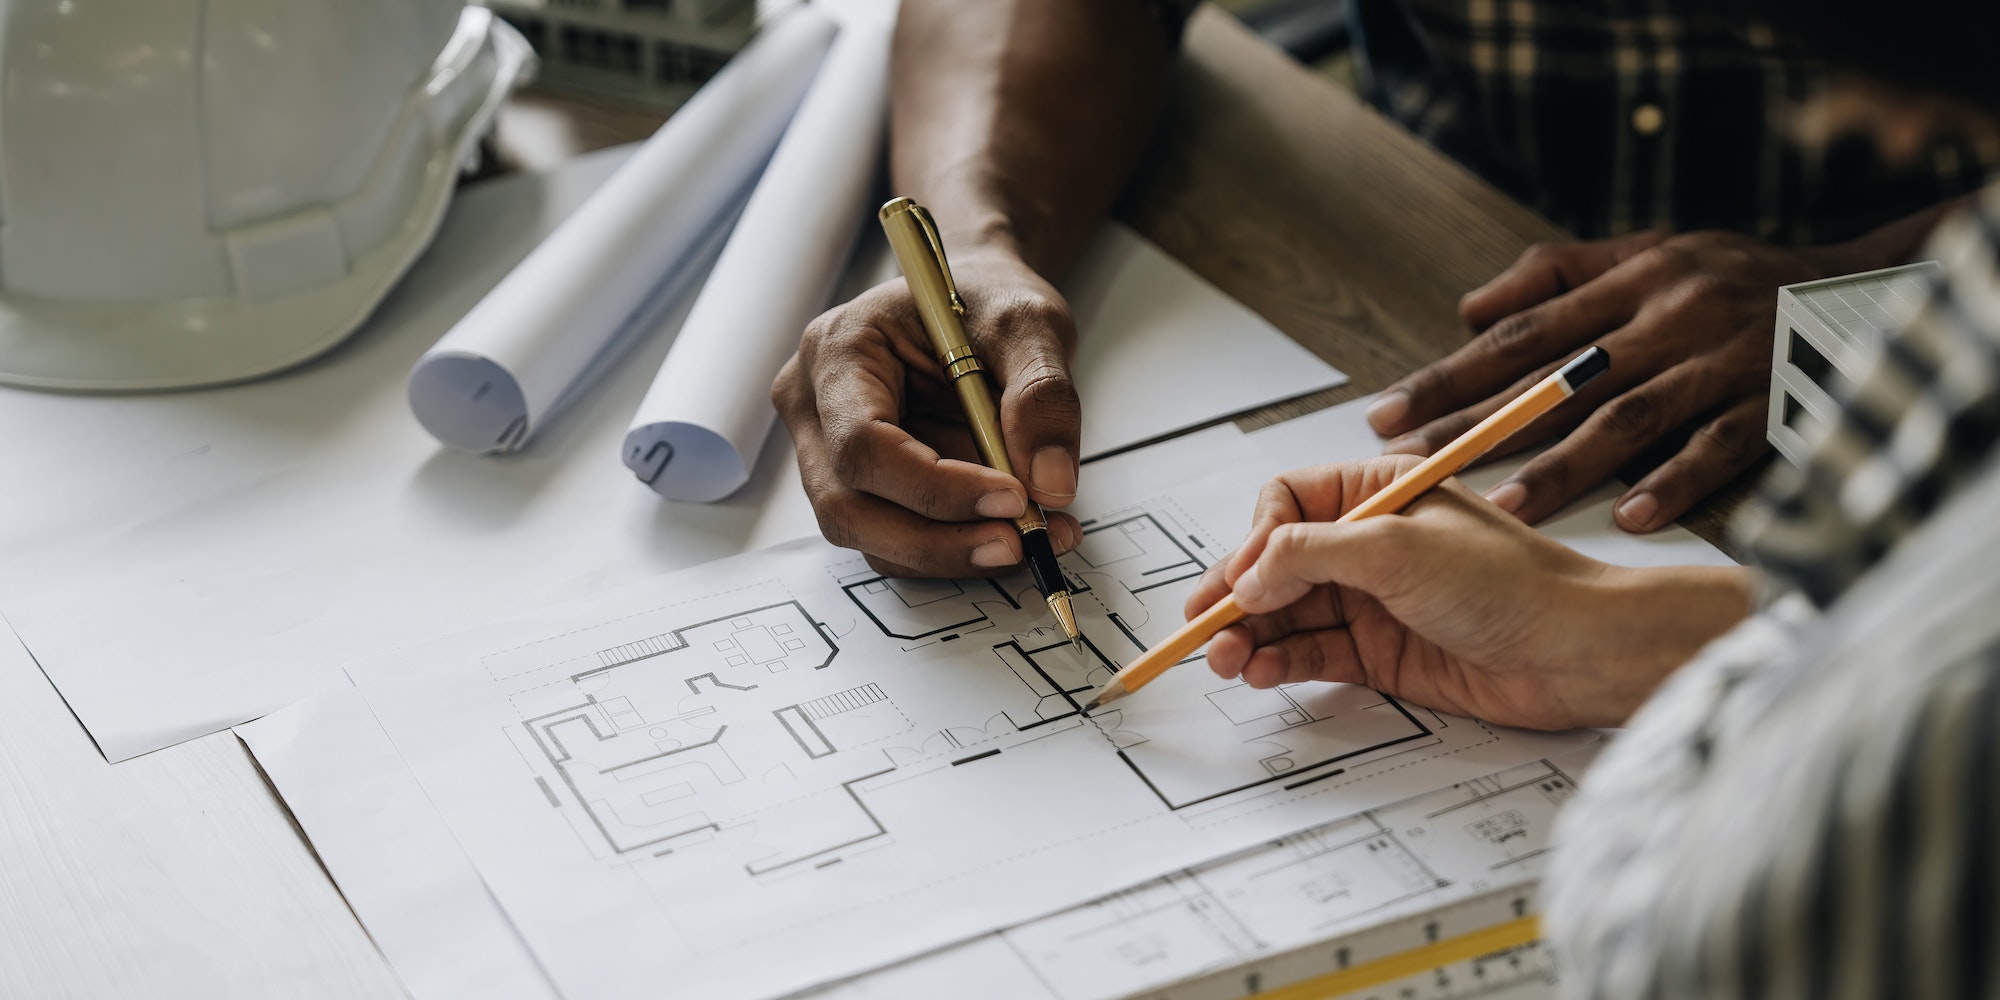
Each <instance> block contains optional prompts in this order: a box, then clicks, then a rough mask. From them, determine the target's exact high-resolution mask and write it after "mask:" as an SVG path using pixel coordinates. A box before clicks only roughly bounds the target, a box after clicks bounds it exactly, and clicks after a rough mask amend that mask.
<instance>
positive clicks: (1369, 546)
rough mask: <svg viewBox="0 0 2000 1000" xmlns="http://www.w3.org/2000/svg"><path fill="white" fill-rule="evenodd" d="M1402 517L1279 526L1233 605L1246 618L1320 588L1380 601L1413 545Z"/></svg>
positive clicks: (1238, 584) (1248, 572)
mask: <svg viewBox="0 0 2000 1000" xmlns="http://www.w3.org/2000/svg"><path fill="white" fill-rule="evenodd" d="M1407 526H1408V521H1407V519H1406V518H1403V517H1401V516H1396V515H1391V516H1386V517H1371V518H1368V519H1366V520H1362V521H1354V522H1347V523H1342V522H1326V521H1316V522H1300V523H1295V524H1285V525H1280V526H1279V527H1278V528H1277V529H1276V530H1274V531H1272V532H1271V537H1270V538H1269V540H1267V541H1266V542H1265V543H1264V551H1263V553H1262V554H1260V555H1259V556H1258V557H1257V562H1256V563H1255V564H1253V565H1252V566H1251V567H1250V568H1249V569H1247V570H1244V571H1243V575H1241V576H1239V577H1237V578H1236V585H1235V587H1234V588H1233V591H1232V592H1233V593H1234V594H1235V595H1236V603H1237V604H1238V605H1240V606H1241V607H1242V608H1243V610H1244V611H1245V612H1248V613H1250V614H1265V613H1268V612H1272V611H1276V610H1278V609H1280V608H1283V607H1285V606H1286V605H1289V604H1291V603H1292V602H1294V601H1296V600H1298V599H1299V598H1301V597H1304V596H1305V595H1306V592H1307V591H1310V590H1311V589H1312V588H1314V587H1317V586H1320V585H1322V584H1335V585H1338V586H1343V587H1355V588H1357V589H1359V590H1361V591H1363V592H1365V593H1369V594H1373V595H1375V596H1377V597H1380V596H1381V591H1382V590H1383V589H1385V588H1386V586H1387V585H1388V584H1389V582H1390V581H1391V578H1392V577H1391V575H1392V573H1393V572H1394V571H1395V569H1396V567H1397V566H1398V565H1400V562H1401V559H1400V557H1399V555H1398V552H1399V550H1400V549H1402V548H1405V547H1406V546H1407V543H1408V542H1409V541H1411V540H1410V539H1409V538H1407V537H1406V536H1407V535H1408V532H1407V531H1406V530H1405V529H1406V528H1407Z"/></svg>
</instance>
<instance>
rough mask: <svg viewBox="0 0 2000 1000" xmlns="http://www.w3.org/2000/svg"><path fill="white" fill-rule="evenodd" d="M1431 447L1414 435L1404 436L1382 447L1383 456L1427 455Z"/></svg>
mask: <svg viewBox="0 0 2000 1000" xmlns="http://www.w3.org/2000/svg"><path fill="white" fill-rule="evenodd" d="M1430 451H1431V447H1430V445H1429V444H1426V443H1425V442H1424V439H1423V438H1420V437H1418V436H1416V435H1415V434H1405V435H1403V436H1402V437H1399V438H1397V439H1395V440H1394V441H1391V442H1389V443H1388V444H1385V445H1383V446H1382V454H1384V455H1428V454H1430Z"/></svg>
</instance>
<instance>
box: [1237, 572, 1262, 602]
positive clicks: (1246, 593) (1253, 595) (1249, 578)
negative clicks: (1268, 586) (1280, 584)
mask: <svg viewBox="0 0 2000 1000" xmlns="http://www.w3.org/2000/svg"><path fill="white" fill-rule="evenodd" d="M1234 589H1235V591H1236V601H1237V603H1239V604H1241V603H1244V602H1249V603H1252V604H1254V603H1256V602H1258V601H1261V600H1263V599H1264V581H1263V580H1262V579H1260V578H1259V577H1258V576H1257V567H1255V566H1252V567H1250V568H1249V569H1246V570H1244V571H1243V575H1242V576H1239V577H1237V578H1236V587H1235V588H1234Z"/></svg>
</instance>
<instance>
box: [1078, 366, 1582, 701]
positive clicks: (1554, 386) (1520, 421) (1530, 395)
mask: <svg viewBox="0 0 2000 1000" xmlns="http://www.w3.org/2000/svg"><path fill="white" fill-rule="evenodd" d="M1610 367H1611V356H1610V355H1608V354H1606V353H1604V349H1603V348H1601V347H1593V348H1591V349H1590V350H1587V351H1585V352H1583V353H1582V354H1579V355H1577V356H1576V358H1575V359H1573V360H1572V361H1570V363H1569V364H1566V365H1564V366H1562V368H1560V369H1558V370H1557V371H1556V372H1555V373H1554V374H1552V375H1550V376H1549V377H1548V378H1545V379H1543V380H1541V381H1540V382H1537V383H1535V385H1534V388H1531V389H1529V390H1528V391H1527V392H1524V393H1522V394H1521V395H1519V396H1517V397H1515V398H1514V399H1513V400H1511V401H1509V402H1508V403H1507V405H1505V406H1502V407H1501V408H1500V409H1498V410H1496V411H1494V413H1493V415H1492V416H1489V417H1487V418H1486V419H1485V420H1481V421H1480V422H1479V423H1477V424H1475V425H1473V427H1472V429H1471V430H1469V431H1466V432H1465V433H1464V434H1462V435H1460V436H1459V437H1458V439H1457V440H1455V441H1453V442H1452V443H1450V444H1448V445H1445V446H1444V447H1443V448H1440V449H1439V450H1438V452H1437V453H1436V454H1434V455H1432V456H1431V457H1429V458H1426V459H1424V460H1423V462H1422V463H1420V464H1418V465H1417V467H1416V468H1413V469H1411V470H1410V471H1408V472H1406V473H1404V474H1402V475H1401V476H1398V477H1397V478H1396V481H1395V482H1393V483H1390V484H1389V485H1388V486H1387V487H1385V488H1384V489H1383V490H1382V491H1381V492H1380V493H1377V494H1375V495H1374V496H1371V497H1369V498H1368V499H1366V500H1363V501H1362V502H1361V503H1360V504H1359V505H1358V506H1356V507H1355V508H1354V509H1353V510H1350V511H1348V512H1347V513H1346V514H1344V515H1342V516H1341V518H1340V520H1341V521H1359V520H1361V519H1362V518H1364V517H1374V516H1375V515H1377V514H1393V513H1395V512H1397V511H1399V510H1402V509H1403V508H1404V507H1407V506H1409V505H1410V504H1412V503H1414V502H1415V501H1416V499H1417V498H1418V497H1420V496H1423V495H1424V494H1425V493H1426V492H1429V491H1430V489H1431V488H1432V487H1434V486H1436V485H1437V484H1439V483H1442V482H1444V481H1445V480H1447V479H1450V478H1451V477H1452V476H1454V475H1456V474H1457V473H1458V472H1459V470H1461V469H1463V468H1465V467H1466V466H1468V465H1471V464H1472V462H1473V460H1474V459H1477V458H1478V457H1479V456H1481V455H1484V454H1486V453H1487V452H1489V451H1492V450H1493V448H1494V447H1495V446H1496V445H1498V444H1499V443H1500V442H1502V441H1505V440H1506V439H1507V438H1509V437H1511V436H1513V434H1514V432H1516V431H1518V430H1520V429H1521V428H1523V427H1526V426H1527V425H1529V424H1530V423H1533V422H1534V420H1535V419H1536V418H1537V417H1540V416H1542V415H1543V414H1545V413H1547V412H1549V411H1550V410H1553V409H1555V408H1556V406H1557V405H1558V404H1560V403H1561V402H1562V401H1563V400H1565V399H1568V398H1569V397H1571V396H1573V395H1575V394H1576V392H1577V390H1579V389H1581V388H1583V387H1584V385H1585V384H1586V383H1588V382H1590V380H1592V379H1594V378H1596V377H1598V376H1599V375H1602V374H1604V373H1605V372H1606V371H1608V370H1609V369H1610ZM1244 617H1245V614H1244V611H1243V609H1242V608H1240V607H1237V605H1236V595H1234V594H1230V595H1227V596H1225V597H1223V599H1222V600H1220V601H1217V602H1215V604H1214V606H1213V607H1210V608H1209V609H1208V610H1207V611H1204V612H1202V613H1201V614H1199V615H1196V616H1195V617H1194V618H1192V619H1190V620H1189V621H1188V623H1187V624H1186V625H1182V626H1181V627H1180V629H1179V630H1177V631H1175V632H1174V634H1173V635H1170V636H1167V638H1166V640H1165V641H1163V642H1161V643H1160V644H1159V645H1157V646H1154V647H1153V648H1151V649H1149V650H1146V651H1145V652H1144V653H1141V654H1139V658H1138V659H1135V660H1133V661H1132V662H1130V663H1128V664H1126V665H1125V667H1124V669H1122V670H1120V671H1118V672H1117V673H1116V674H1114V675H1112V677H1111V679H1110V680H1108V681H1106V682H1104V686H1103V687H1101V688H1098V689H1097V691H1096V693H1095V694H1093V695H1092V696H1091V699H1090V703H1089V704H1087V705H1085V706H1084V707H1083V710H1084V711H1086V712H1089V711H1092V710H1094V709H1096V708H1098V707H1100V706H1103V705H1108V704H1110V703H1112V702H1114V701H1117V700H1118V699H1120V698H1123V697H1125V696H1126V695H1128V694H1131V693H1132V692H1134V691H1137V690H1139V689H1140V688H1142V687H1145V686H1146V685H1147V684H1150V683H1152V682H1153V679H1154V678H1156V677H1158V676H1160V675H1161V674H1163V673H1166V672H1167V668H1168V667H1171V666H1173V665H1174V664H1176V663H1179V662H1181V661H1183V660H1185V659H1187V658H1188V657H1189V656H1192V655H1194V651H1195V650H1197V649H1200V648H1201V647H1202V646H1204V645H1206V644H1207V643H1208V641H1209V640H1210V639H1213V638H1215V635H1216V633H1218V632H1220V631H1222V630H1223V629H1226V628H1228V627H1229V626H1231V625H1234V624H1236V623H1237V622H1240V621H1242V620H1243V619H1244Z"/></svg>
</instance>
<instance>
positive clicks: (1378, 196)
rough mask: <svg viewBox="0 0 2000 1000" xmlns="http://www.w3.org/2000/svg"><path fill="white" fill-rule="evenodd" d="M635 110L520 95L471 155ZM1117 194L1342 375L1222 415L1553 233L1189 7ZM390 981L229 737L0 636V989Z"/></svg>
mask: <svg viewBox="0 0 2000 1000" xmlns="http://www.w3.org/2000/svg"><path fill="white" fill-rule="evenodd" d="M659 121H660V116H659V115H657V114H655V113H651V112H645V111H635V110H625V109H610V108H592V107H589V106H585V105H579V104H576V103H574V102H570V101H566V100H562V99H557V98H550V97H546V96H542V95H533V94H528V95H522V96H520V97H518V98H517V99H516V100H515V102H514V104H513V105H512V106H511V107H510V108H509V111H508V113H507V114H506V116H505V117H504V118H503V120H502V122H501V126H500V129H499V132H498V135H497V137H496V142H495V146H496V148H497V151H498V155H497V156H496V157H495V158H494V162H493V164H492V165H490V166H489V167H488V171H489V172H490V171H493V170H504V169H515V168H520V167H524V166H525V167H530V168H532V167H539V166H546V165H547V164H549V163H551V162H553V161H554V160H557V159H560V158H562V157H564V156H568V155H574V154H575V153H577V152H581V151H584V150H587V149H591V148H596V147H599V146H605V145H610V144H613V143H617V142H624V141H629V140H632V139H636V138H641V137H643V136H644V135H646V134H648V133H650V132H651V130H652V129H653V128H654V127H655V126H656V125H657V124H658V122H659ZM1119 214H1120V215H1121V216H1122V217H1123V218H1124V219H1126V220H1127V221H1129V222H1130V223H1131V224H1133V225H1134V226H1135V227H1136V228H1137V229H1139V231H1141V232H1143V233H1144V234H1146V235H1147V236H1148V237H1150V238H1152V239H1153V240H1154V241H1156V242H1158V243H1159V244H1160V245H1161V246H1164V247H1165V248H1166V249H1167V250H1168V251H1169V252H1171V253H1173V254H1174V255H1175V256H1176V257H1179V258H1180V259H1182V260H1184V261H1186V262H1187V263H1188V264H1190V265H1191V266H1193V268H1194V269H1195V270H1196V271H1198V272H1200V273H1201V274H1202V275H1203V276H1204V277H1206V278H1207V279H1208V280H1210V281H1212V282H1214V283H1215V284H1216V285H1217V286H1219V287H1221V288H1222V289H1223V290H1224V291H1226V292H1228V293H1229V294H1230V295H1233V296H1235V297H1236V298H1237V299H1239V300H1241V301H1243V302H1244V303H1246V304H1248V305H1249V306H1250V307H1251V308H1253V309H1255V310H1256V311H1258V312H1259V313H1261V314H1263V315H1264V316H1265V317H1266V318H1268V319H1269V320H1270V321H1271V322H1273V323H1274V324H1276V325H1277V326H1278V327H1279V328H1280V329H1282V330H1284V331H1285V332H1287V333H1288V334H1290V335H1292V336H1293V337H1295V338H1297V339H1298V340H1299V341H1300V342H1301V343H1304V344H1305V345H1307V346H1308V347H1310V348H1311V349H1312V350H1314V351H1316V352H1318V353H1319V354H1320V355H1321V356H1322V357H1324V358H1326V359H1327V360H1328V361H1330V362H1332V363H1333V364H1335V365H1337V366H1339V367H1340V368H1341V369H1343V370H1344V371H1346V372H1348V373H1349V374H1351V375H1352V376H1353V382H1352V383H1351V384H1349V385H1347V386H1345V387H1342V388H1341V389H1338V390H1334V391H1331V392H1327V393H1321V394H1318V395H1315V396H1312V397H1307V398H1305V399H1302V400H1297V401H1293V402H1291V403H1286V404H1280V405H1278V406H1275V407H1271V408H1269V409H1268V410H1266V411H1264V412H1260V413H1259V414H1256V415H1253V416H1252V417H1250V418H1247V419H1246V421H1245V423H1246V425H1258V424H1263V423H1270V422H1274V421H1276V420H1278V419H1282V418H1283V417H1285V416H1291V415H1296V414H1298V413H1302V412H1307V411H1310V410H1312V409H1317V408H1319V407H1321V406H1325V405H1327V404H1329V403H1332V402H1336V401H1339V400H1342V399H1347V398H1352V397H1354V396H1357V395H1360V394H1363V393H1367V392H1372V391H1374V390H1376V389H1379V388H1381V387H1382V386H1384V385H1386V384H1387V383H1388V382H1389V381H1391V380H1393V379H1394V378H1396V377H1398V376H1400V375H1402V374H1403V373H1405V372H1407V371H1409V370H1410V369H1411V368H1413V367H1415V366H1417V365H1419V364H1421V363H1423V362H1425V361H1429V360H1432V359H1435V358H1437V357H1440V356H1442V355H1443V354H1445V353H1446V352H1447V351H1449V350H1450V349H1452V348H1453V347H1455V346H1457V345H1458V344H1460V343H1462V342H1463V341H1464V340H1465V337H1466V333H1465V331H1464V330H1463V329H1462V328H1461V327H1460V326H1459V324H1458V322H1457V319H1456V317H1455V313H1454V308H1455V303H1456V301H1457V298H1458V296H1459V295H1460V294H1461V293H1462V292H1464V291H1465V290H1466V289H1469V288H1472V287H1474V286H1476V285H1478V284H1479V283H1481V282H1483V281H1485V280H1486V279H1487V278H1488V277H1490V276H1491V275H1492V274H1494V273H1495V272H1497V271H1498V270H1499V269H1501V268H1502V267H1504V266H1506V265H1507V264H1508V263H1510V262H1511V261H1512V260H1513V259H1514V257H1515V255H1516V254H1518V253H1519V252H1520V251H1521V250H1522V248H1524V247H1525V246H1527V245H1528V244H1529V243H1532V242H1534V241H1537V240H1545V239H1552V238H1559V237H1560V236H1561V235H1562V234H1561V233H1560V232H1558V231H1557V230H1555V229H1554V228H1552V227H1551V226H1550V225H1549V224H1548V223H1546V222H1544V221H1542V220H1541V219H1539V218H1537V217H1536V216H1535V215H1534V214H1533V213H1531V212H1529V211H1528V210H1526V209H1524V208H1522V207H1521V206H1519V205H1517V204H1515V203H1513V202H1512V201H1509V200H1508V199H1507V198H1505V197H1504V196H1502V195H1500V194H1498V193H1497V192H1495V191H1493V190H1492V189H1491V188H1488V187H1487V186H1486V185H1484V184H1483V183H1481V182H1480V181H1478V180H1477V179H1475V178H1473V177H1472V176H1471V175H1469V174H1467V173H1466V172H1465V171H1463V170H1461V169H1459V168H1458V167H1456V166H1454V165H1453V164H1451V163H1449V162H1447V161H1446V160H1444V159H1443V158H1442V157H1440V156H1438V155H1437V154H1435V153H1433V152H1431V151H1430V150H1429V149H1428V148H1426V147H1425V146H1423V145H1422V144H1421V143H1419V142H1417V141H1416V140H1414V139H1412V138H1410V137H1409V136H1408V135H1406V134H1404V133H1403V132H1401V131H1400V130H1398V129H1397V128H1395V127H1394V126H1392V125H1390V124H1388V123H1386V122H1385V121H1383V120H1382V119H1380V118H1379V117H1378V116H1376V115H1375V114H1374V113H1373V112H1371V111H1369V110H1367V109H1366V108H1363V107H1361V106H1360V105H1358V104H1357V103H1356V102H1355V101H1354V99H1353V98H1352V97H1350V96H1349V95H1348V94H1346V93H1345V92H1343V91H1341V90H1339V89H1337V88H1336V87H1334V86H1333V85H1331V84H1330V83H1328V82H1327V81H1326V80H1324V79H1322V78H1320V77H1318V76H1315V75H1314V74H1312V73H1310V72H1308V71H1307V70H1305V69H1302V68H1300V67H1299V66H1297V65H1295V64H1293V63H1292V62H1290V61H1289V60H1288V59H1286V58H1285V57H1284V56H1283V55H1281V54H1279V53H1278V52H1277V51H1275V50H1273V49H1271V48H1269V47H1267V46H1265V45H1263V44H1262V43H1261V42H1259V41H1257V40H1256V39H1255V38H1253V37H1252V36H1250V35H1249V34H1248V33H1247V32H1246V31H1244V30H1243V29H1242V28H1241V27H1240V26H1238V25H1237V24H1236V23H1235V22H1234V21H1232V20H1230V19H1229V18H1228V17H1227V16H1226V15H1223V14H1219V13H1217V12H1215V11H1212V10H1206V11H1204V12H1203V13H1201V14H1200V15H1198V16H1197V18H1196V20H1195V22H1194V24H1193V25H1192V26H1191V29H1190V32H1189V36H1188V43H1187V52H1186V54H1185V56H1184V58H1183V60H1182V65H1181V66H1180V68H1179V69H1178V70H1177V73H1176V77H1175V79H1174V82H1173V98H1172V102H1171V106H1170V109H1169V111H1168V113H1167V115H1166V117H1165V124H1164V126H1163V128H1162V131H1161V135H1160V138H1159V141H1158V142H1157V144H1156V147H1155V149H1154V150H1153V153H1152V154H1151V156H1150V157H1149V163H1148V165H1147V166H1146V167H1145V169H1144V171H1143V173H1142V175H1141V176H1140V177H1139V178H1138V179H1137V180H1136V181H1135V183H1134V185H1133V187H1132V189H1131V191H1130V193H1129V194H1128V196H1127V197H1126V198H1125V199H1124V201H1123V203H1122V204H1121V206H1120V208H1119ZM400 993H401V990H400V987H399V986H398V984H397V982H396V980H395V977H394V975H393V974H392V973H391V972H390V971H389V969H388V967H387V965H386V964H385V962H384V961H383V959H382V958H381V956H380V954H379V953H378V952H376V950H375V949H374V947H373V946H372V945H371V944H370V942H369V940H368V938H367V936H366V934H365V933H363V931H362V929H361V927H360V925H359V924H358V923H357V922H356V921H355V919H354V917H353V915H352V914H351V913H350V912H349V911H348V909H347V907H346V905H345V903H344V902H343V901H342V899H341V898H340V895H339V894H338V893H337V892H336V891H335V890H334V887H333V885H332V883H331V882H330V881H329V880H328V879H327V877H326V875H325V873H324V872H323V871H322V870H321V868H320V867H319V865H318V863H317V861H316V859H315V858H314V856H313V854H312V851H311V849H310V847H309V846H308V845H307V844H306V843H305V842H304V840H303V839H302V838H301V837H300V835H299V833H298V831H297V830H296V828H295V827H294V825H293V824H292V822H291V821H290V819H289V817H288V814H287V813H286V812H285V810H284V807H283V805H282V804H281V803H280V802H279V801H278V800H277V799H276V797H275V795H274V794H273V793H272V792H271V790H270V788H269V786H268V785H267V784H266V783H265V782H264V781H263V779H262V777H261V775H260V774H259V773H258V771H257V769H256V766H255V764H254V763H253V762H252V761H251V760H250V758H249V756H248V754H247V753H246V752H245V751H244V749H243V747H242V745H241V744H240V743H239V742H238V741H237V740H236V738H235V737H234V736H233V735H231V734H228V733H221V734H217V735H215V736H210V737H207V738H204V739H200V740H196V741H193V742H191V743H186V744H183V745H180V746H177V747H173V748H170V749H167V750H163V751H160V752H158V753H154V754H149V755H147V756H145V757H141V758H138V759H136V760H133V761H129V762H127V763H124V764H119V765H117V766H115V767H114V766H111V765H108V764H106V763H105V762H104V759H103V757H102V756H100V755H99V754H98V752H97V750H96V748H95V746H94V745H93V744H92V743H91V741H90V739H89V737H88V736H87V735H86V734H85V733H84V731H83V729H82V727H81V726H79V725H78V724H77V722H76V720H75V718H74V717H73V716H71V715H70V713H69V712H68V710H67V709H66V707H65V706H64V704H63V702H62V699H61V698H60V697H59V696H58V695H57V694H56V692H55V690H54V689H53V688H52V687H50V685H49V684H48V682H47V680H46V679H45V678H44V677H43V676H42V674H41V672H40V671H39V670H38V669H37V668H36V666H35V664H34V661H33V660H32V658H30V657H29V655H28V654H27V652H26V651H25V650H24V649H22V648H21V646H20V644H19V643H18V642H17V641H15V640H14V639H13V637H12V636H11V634H7V635H0V997H7V998H14V997H23V998H27V997H34V998H40V997H91V998H96V997H114V996H115V997H143V996H202V997H223V996H228V997H238V996H241V997H343V998H348V997H360V998H365V997H393V996H397V995H400Z"/></svg>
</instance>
